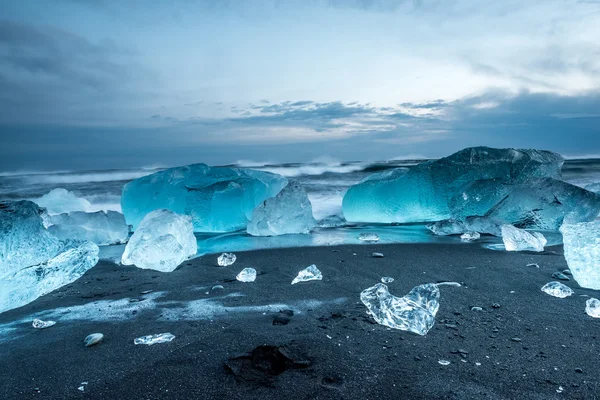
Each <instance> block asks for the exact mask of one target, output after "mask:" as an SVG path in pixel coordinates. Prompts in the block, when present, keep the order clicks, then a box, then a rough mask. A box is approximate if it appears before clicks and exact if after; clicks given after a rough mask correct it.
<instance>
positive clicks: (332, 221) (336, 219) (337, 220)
mask: <svg viewBox="0 0 600 400" xmlns="http://www.w3.org/2000/svg"><path fill="white" fill-rule="evenodd" d="M346 224H347V221H346V220H345V219H344V217H341V216H339V215H330V216H328V217H325V218H323V219H322V220H320V221H319V222H317V225H318V226H319V228H338V227H340V226H344V225H346Z"/></svg>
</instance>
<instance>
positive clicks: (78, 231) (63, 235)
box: [47, 211, 129, 246]
mask: <svg viewBox="0 0 600 400" xmlns="http://www.w3.org/2000/svg"><path fill="white" fill-rule="evenodd" d="M47 224H50V226H48V231H49V232H50V233H52V234H53V235H54V236H56V237H57V238H59V239H84V240H89V241H91V242H94V243H96V244H97V245H99V246H106V245H111V244H121V243H126V242H127V239H129V225H127V224H126V223H125V217H124V216H123V214H121V213H118V212H116V211H107V212H104V211H98V212H94V213H86V212H83V211H74V212H70V213H68V214H58V215H53V216H50V217H48V219H47Z"/></svg>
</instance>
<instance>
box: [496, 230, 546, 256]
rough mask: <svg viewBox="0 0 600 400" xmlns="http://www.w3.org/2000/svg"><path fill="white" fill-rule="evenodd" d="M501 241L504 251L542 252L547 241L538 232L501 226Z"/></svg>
mask: <svg viewBox="0 0 600 400" xmlns="http://www.w3.org/2000/svg"><path fill="white" fill-rule="evenodd" d="M502 241H503V242H504V247H505V248H506V251H525V250H529V251H537V252H540V251H544V246H546V243H548V241H547V240H546V238H545V237H544V235H542V234H541V233H539V232H527V231H526V230H523V229H519V228H515V227H514V226H512V225H502Z"/></svg>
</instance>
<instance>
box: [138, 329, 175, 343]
mask: <svg viewBox="0 0 600 400" xmlns="http://www.w3.org/2000/svg"><path fill="white" fill-rule="evenodd" d="M173 339H175V335H173V334H170V333H169V332H166V333H157V334H154V335H146V336H142V337H139V338H135V339H134V340H133V344H147V345H148V346H151V345H153V344H156V343H167V342H170V341H171V340H173Z"/></svg>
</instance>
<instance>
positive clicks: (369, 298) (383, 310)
mask: <svg viewBox="0 0 600 400" xmlns="http://www.w3.org/2000/svg"><path fill="white" fill-rule="evenodd" d="M439 299H440V291H439V289H438V286H437V285H435V284H431V283H428V284H425V285H420V286H416V287H414V288H413V289H412V290H411V291H410V292H409V293H408V294H407V295H406V296H404V297H395V296H393V295H392V294H390V292H389V291H388V287H387V286H386V285H384V284H383V283H378V284H376V285H375V286H372V287H370V288H368V289H365V290H363V291H362V292H361V294H360V300H361V301H362V302H363V304H364V305H365V306H366V307H367V309H368V310H369V312H370V314H371V315H372V316H373V318H374V319H375V321H376V322H377V323H379V324H381V325H385V326H388V327H390V328H394V329H400V330H403V331H409V332H414V333H417V334H419V335H425V334H427V332H429V330H430V329H431V328H432V327H433V324H434V323H435V315H436V314H437V311H438V308H439Z"/></svg>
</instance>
